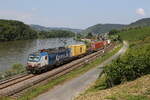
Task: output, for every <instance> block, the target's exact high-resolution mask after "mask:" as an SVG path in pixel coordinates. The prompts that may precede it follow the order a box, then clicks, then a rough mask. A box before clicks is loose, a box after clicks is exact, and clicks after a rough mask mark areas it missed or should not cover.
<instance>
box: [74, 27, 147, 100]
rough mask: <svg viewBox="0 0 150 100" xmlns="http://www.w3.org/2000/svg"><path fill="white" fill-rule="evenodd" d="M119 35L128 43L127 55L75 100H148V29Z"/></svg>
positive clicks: (107, 67) (132, 30) (107, 69)
mask: <svg viewBox="0 0 150 100" xmlns="http://www.w3.org/2000/svg"><path fill="white" fill-rule="evenodd" d="M118 34H119V35H120V37H121V39H122V40H127V41H129V44H130V46H129V49H128V51H127V52H126V53H125V55H124V56H122V57H121V58H119V59H117V60H115V61H114V62H113V63H112V64H110V65H107V66H106V68H105V69H104V71H105V74H103V75H102V76H101V77H99V78H98V79H97V81H96V82H95V83H94V84H93V85H92V86H91V87H90V88H89V89H87V91H86V92H85V93H84V94H82V95H81V96H79V97H77V98H76V99H75V100H150V75H149V74H150V67H149V66H150V27H144V28H140V29H131V30H128V31H126V32H120V33H118ZM110 81H111V82H110ZM109 83H113V84H112V85H115V86H114V87H112V88H109V87H110V85H109Z"/></svg>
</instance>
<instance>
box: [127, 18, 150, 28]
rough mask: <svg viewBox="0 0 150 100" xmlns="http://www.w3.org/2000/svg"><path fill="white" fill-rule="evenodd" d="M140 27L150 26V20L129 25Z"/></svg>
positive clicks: (144, 19) (142, 20) (141, 20)
mask: <svg viewBox="0 0 150 100" xmlns="http://www.w3.org/2000/svg"><path fill="white" fill-rule="evenodd" d="M138 26H150V18H143V19H140V20H138V21H136V22H133V23H131V24H130V25H129V27H138Z"/></svg>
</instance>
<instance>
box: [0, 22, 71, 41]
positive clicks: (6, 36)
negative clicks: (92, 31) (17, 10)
mask: <svg viewBox="0 0 150 100" xmlns="http://www.w3.org/2000/svg"><path fill="white" fill-rule="evenodd" d="M72 36H74V33H73V32H70V31H64V30H52V31H48V32H47V31H41V32H38V31H35V30H33V29H31V28H30V26H28V25H26V24H24V23H23V22H20V21H15V20H2V19H0V41H12V40H28V39H36V38H53V37H54V38H55V37H72Z"/></svg>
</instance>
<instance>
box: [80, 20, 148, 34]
mask: <svg viewBox="0 0 150 100" xmlns="http://www.w3.org/2000/svg"><path fill="white" fill-rule="evenodd" d="M145 26H150V18H143V19H140V20H137V21H135V22H133V23H131V24H128V25H123V24H97V25H94V26H91V27H88V28H87V29H85V30H83V31H82V33H85V34H86V33H94V34H101V33H106V32H109V31H110V30H114V29H115V30H121V29H124V28H125V29H126V28H132V27H145Z"/></svg>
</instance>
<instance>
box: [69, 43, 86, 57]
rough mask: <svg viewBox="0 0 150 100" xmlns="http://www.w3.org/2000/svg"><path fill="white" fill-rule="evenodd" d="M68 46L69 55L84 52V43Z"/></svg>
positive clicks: (77, 54)
mask: <svg viewBox="0 0 150 100" xmlns="http://www.w3.org/2000/svg"><path fill="white" fill-rule="evenodd" d="M68 48H70V49H71V56H79V55H82V54H85V53H86V45H85V44H77V45H70V46H68Z"/></svg>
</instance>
